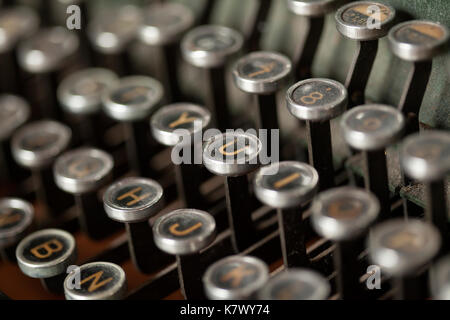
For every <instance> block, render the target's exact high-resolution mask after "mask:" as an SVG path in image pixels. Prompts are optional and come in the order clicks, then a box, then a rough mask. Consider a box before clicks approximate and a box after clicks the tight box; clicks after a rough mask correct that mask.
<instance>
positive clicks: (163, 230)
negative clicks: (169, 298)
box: [153, 209, 216, 299]
mask: <svg viewBox="0 0 450 320" xmlns="http://www.w3.org/2000/svg"><path fill="white" fill-rule="evenodd" d="M153 237H154V240H155V244H156V245H157V246H158V248H159V249H161V250H162V251H164V252H167V253H170V254H173V255H176V257H177V265H178V277H179V280H180V287H181V291H182V293H183V295H184V297H185V298H186V299H199V298H203V297H204V293H203V286H202V282H201V277H202V274H203V272H204V270H205V266H204V265H203V264H201V263H199V259H200V254H199V253H200V251H201V250H202V249H204V248H206V247H207V246H209V245H210V244H211V243H212V242H213V241H214V239H215V237H216V222H215V220H214V217H213V216H211V215H210V214H209V213H207V212H205V211H200V210H196V209H179V210H175V211H172V212H170V213H168V214H166V215H164V216H162V217H160V218H158V220H156V222H155V224H154V225H153Z"/></svg>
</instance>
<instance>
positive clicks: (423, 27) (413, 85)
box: [388, 20, 449, 134]
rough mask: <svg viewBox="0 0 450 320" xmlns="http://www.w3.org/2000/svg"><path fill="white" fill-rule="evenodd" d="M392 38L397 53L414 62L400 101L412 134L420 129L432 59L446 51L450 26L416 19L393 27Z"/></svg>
mask: <svg viewBox="0 0 450 320" xmlns="http://www.w3.org/2000/svg"><path fill="white" fill-rule="evenodd" d="M388 38H389V45H390V48H391V51H392V52H393V53H394V54H395V55H396V56H397V57H399V58H400V59H402V60H406V61H411V62H413V65H412V67H411V70H410V71H409V74H408V76H407V77H406V78H405V79H406V81H405V84H404V87H403V93H402V95H401V96H400V97H401V98H400V101H399V103H398V109H399V110H402V112H403V114H404V115H405V117H406V119H407V128H406V133H407V134H411V133H414V132H417V131H419V111H420V106H421V105H422V101H423V98H424V95H425V91H426V89H427V86H428V81H429V79H430V75H431V69H432V59H433V58H434V57H435V56H437V55H438V54H440V53H443V52H445V49H446V47H447V44H448V39H449V30H448V29H447V27H445V26H444V25H441V24H438V23H435V22H431V21H421V20H414V21H407V22H404V23H401V24H399V25H396V26H395V27H393V28H392V30H391V31H390V32H389V37H388Z"/></svg>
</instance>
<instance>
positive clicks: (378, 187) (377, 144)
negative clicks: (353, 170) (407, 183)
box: [341, 104, 405, 219]
mask: <svg viewBox="0 0 450 320" xmlns="http://www.w3.org/2000/svg"><path fill="white" fill-rule="evenodd" d="M404 125H405V120H404V117H403V115H402V113H401V112H400V111H398V110H397V109H395V108H394V107H391V106H387V105H379V104H370V105H364V106H359V107H357V108H354V109H352V110H349V111H347V112H346V113H345V114H344V116H343V117H342V119H341V129H342V132H343V135H344V139H345V141H346V142H347V144H348V145H350V147H352V148H354V149H356V150H361V151H362V152H363V156H364V162H365V170H364V174H365V177H364V178H365V184H366V188H367V189H368V190H370V191H372V192H373V193H374V194H375V195H376V196H377V197H378V200H379V201H380V206H381V209H380V219H386V218H388V215H389V213H390V195H389V180H388V171H387V164H386V151H385V149H386V148H387V147H388V146H389V145H391V144H393V143H395V142H396V141H397V140H398V139H399V138H400V137H401V136H402V134H403V129H404Z"/></svg>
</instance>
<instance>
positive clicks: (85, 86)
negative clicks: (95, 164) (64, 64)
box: [57, 68, 118, 145]
mask: <svg viewBox="0 0 450 320" xmlns="http://www.w3.org/2000/svg"><path fill="white" fill-rule="evenodd" d="M117 81H118V78H117V75H116V74H115V73H114V72H112V71H109V70H107V69H101V68H90V69H84V70H81V71H78V72H75V73H73V74H71V75H69V76H68V77H66V78H65V79H64V80H63V81H62V82H61V84H60V85H59V87H58V93H57V94H58V101H59V104H60V105H61V106H62V107H63V109H64V110H65V111H66V112H68V113H69V114H72V115H75V116H78V118H79V125H80V128H79V131H80V134H81V135H82V138H83V141H84V142H85V143H93V144H95V145H99V144H101V142H102V141H101V136H102V132H100V129H101V128H100V127H102V125H101V123H100V122H101V121H102V119H101V118H100V111H101V108H102V100H101V97H102V95H103V93H104V92H105V91H106V90H107V89H108V88H109V87H111V86H112V85H114V84H115V83H116V82H117Z"/></svg>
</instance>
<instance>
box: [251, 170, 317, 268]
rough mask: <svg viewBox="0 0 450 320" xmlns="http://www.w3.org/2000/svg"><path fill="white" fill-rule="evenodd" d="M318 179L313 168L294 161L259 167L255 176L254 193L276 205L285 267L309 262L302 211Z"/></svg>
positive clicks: (298, 265) (262, 199)
mask: <svg viewBox="0 0 450 320" xmlns="http://www.w3.org/2000/svg"><path fill="white" fill-rule="evenodd" d="M318 182H319V175H318V173H317V171H316V169H314V168H313V167H311V166H310V165H307V164H305V163H301V162H294V161H284V162H280V163H274V164H272V165H270V166H266V167H262V168H260V169H259V170H258V172H257V174H256V176H255V182H254V184H253V186H254V190H255V195H256V197H257V198H258V199H259V201H261V202H262V203H264V204H265V205H267V206H269V207H273V208H277V209H278V225H279V229H280V240H281V250H282V253H283V262H284V265H285V267H286V268H293V267H305V266H308V265H309V259H308V256H307V255H306V244H305V237H304V234H305V228H304V223H303V211H304V208H305V206H306V204H307V203H308V202H309V201H310V200H311V199H312V198H313V197H314V195H315V193H316V190H317V186H318Z"/></svg>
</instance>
